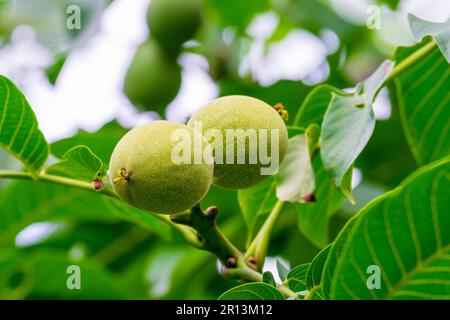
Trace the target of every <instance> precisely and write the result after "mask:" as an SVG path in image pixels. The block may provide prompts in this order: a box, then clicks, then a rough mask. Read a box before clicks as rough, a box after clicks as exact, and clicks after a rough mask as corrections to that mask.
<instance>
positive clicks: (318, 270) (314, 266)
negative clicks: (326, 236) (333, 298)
mask: <svg viewBox="0 0 450 320" xmlns="http://www.w3.org/2000/svg"><path fill="white" fill-rule="evenodd" d="M330 249H331V244H329V245H328V246H326V247H325V249H323V250H322V251H320V252H319V254H318V255H317V256H316V257H315V258H314V259H313V261H312V262H311V265H310V266H309V269H308V272H307V274H306V285H307V287H308V291H309V292H308V298H309V299H313V300H315V299H320V300H323V296H322V274H323V270H324V266H325V262H326V261H327V257H328V254H329V252H330Z"/></svg>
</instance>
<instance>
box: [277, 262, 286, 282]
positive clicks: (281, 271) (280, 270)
mask: <svg viewBox="0 0 450 320" xmlns="http://www.w3.org/2000/svg"><path fill="white" fill-rule="evenodd" d="M276 264H277V271H278V276H279V277H280V279H281V280H282V281H284V280H286V278H287V276H288V274H289V269H288V268H287V267H286V266H285V265H284V264H283V262H281V261H280V260H279V259H277V260H276Z"/></svg>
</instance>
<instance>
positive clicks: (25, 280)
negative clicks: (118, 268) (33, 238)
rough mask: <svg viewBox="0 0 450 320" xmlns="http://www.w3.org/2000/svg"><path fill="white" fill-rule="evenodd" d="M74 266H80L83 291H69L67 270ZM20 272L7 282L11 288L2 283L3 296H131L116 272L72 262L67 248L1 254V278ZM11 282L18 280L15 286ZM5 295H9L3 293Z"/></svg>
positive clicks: (88, 262) (108, 297)
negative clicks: (6, 287) (65, 249)
mask: <svg viewBox="0 0 450 320" xmlns="http://www.w3.org/2000/svg"><path fill="white" fill-rule="evenodd" d="M71 265H76V266H78V267H79V268H80V280H81V282H80V284H81V289H80V290H69V289H68V287H67V282H68V278H69V277H70V276H71V274H73V273H67V269H68V267H69V266H71ZM15 275H16V277H17V276H18V275H20V277H18V279H19V280H16V281H7V282H9V283H10V287H9V288H8V289H6V290H3V288H5V287H4V286H3V285H2V293H0V297H2V298H5V299H6V298H9V299H11V298H27V299H126V298H127V297H130V294H129V292H127V291H126V290H125V288H124V286H123V284H121V283H120V281H118V280H117V278H115V277H114V276H113V275H112V274H110V273H109V272H107V271H106V270H102V269H101V268H100V267H99V266H97V265H96V264H94V263H92V262H90V261H87V260H83V261H71V260H70V259H68V258H67V253H66V252H65V251H49V250H45V251H43V250H40V251H36V252H33V253H26V254H25V253H23V252H20V251H15V250H8V251H2V252H1V253H0V279H2V280H3V279H8V280H11V277H13V276H15ZM11 282H18V283H17V284H13V285H11ZM3 295H5V296H3Z"/></svg>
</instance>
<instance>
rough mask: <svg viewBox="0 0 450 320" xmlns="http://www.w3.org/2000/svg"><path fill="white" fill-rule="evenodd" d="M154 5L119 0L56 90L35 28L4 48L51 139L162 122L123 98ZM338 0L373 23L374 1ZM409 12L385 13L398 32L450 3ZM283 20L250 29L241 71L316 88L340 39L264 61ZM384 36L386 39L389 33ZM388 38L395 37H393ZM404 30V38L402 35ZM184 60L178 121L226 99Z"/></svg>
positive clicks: (305, 39) (407, 6)
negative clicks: (109, 126) (108, 125)
mask: <svg viewBox="0 0 450 320" xmlns="http://www.w3.org/2000/svg"><path fill="white" fill-rule="evenodd" d="M149 1H150V0H133V1H126V0H116V1H114V2H113V3H112V5H111V6H110V7H108V9H107V10H106V11H105V13H104V15H103V17H102V21H101V30H100V32H99V33H98V34H97V35H95V36H94V37H93V38H92V39H90V41H89V42H88V43H87V44H86V45H85V46H83V47H81V48H78V49H76V50H74V51H73V53H72V54H71V55H70V57H69V59H68V61H67V62H66V65H65V66H64V68H63V70H62V73H61V75H60V78H59V79H58V82H57V85H56V87H53V86H51V85H50V84H48V82H47V81H46V79H45V76H44V75H43V74H42V73H41V72H37V70H39V67H42V66H45V65H48V64H49V63H50V55H49V53H48V51H47V50H46V49H45V48H44V47H42V46H40V45H39V44H38V43H36V41H35V40H34V35H33V30H32V29H30V28H28V27H19V28H17V29H16V30H15V32H14V35H13V43H12V45H11V46H8V47H6V48H4V49H3V50H0V73H2V74H4V75H6V76H8V77H11V78H12V79H13V80H14V81H16V82H17V83H18V84H19V86H20V87H21V88H22V89H23V90H24V91H25V94H26V96H27V98H28V100H29V102H30V104H31V106H32V107H33V109H34V111H35V112H36V114H37V117H38V119H39V123H40V127H41V130H42V131H43V132H44V134H45V136H46V137H47V138H48V139H49V140H50V141H54V140H57V139H60V138H63V137H66V136H69V135H71V134H73V133H75V132H76V130H77V129H78V128H83V129H86V130H90V131H92V130H96V129H98V128H99V127H100V126H101V125H103V124H104V123H105V122H107V121H109V120H111V119H114V118H119V120H120V121H121V123H122V124H124V125H126V126H128V127H133V126H135V125H137V124H139V123H142V122H145V121H149V120H151V119H154V118H155V115H154V114H152V113H148V114H144V115H143V114H142V113H141V114H138V113H137V112H136V111H135V110H134V108H133V107H132V106H131V105H130V104H129V102H128V100H127V98H126V97H125V96H124V95H123V93H122V83H123V79H124V76H125V73H126V70H127V68H128V65H129V63H130V61H131V59H132V57H133V55H134V53H135V50H136V47H137V45H139V43H141V42H142V41H144V40H145V39H146V37H147V32H148V31H147V26H146V23H145V12H146V8H147V6H148V3H149ZM331 2H332V3H333V6H334V7H335V8H336V10H337V11H338V13H339V14H341V15H342V16H344V17H346V18H347V19H349V20H352V21H354V22H355V23H362V24H365V20H366V19H367V12H366V10H367V7H368V6H369V5H370V4H371V3H372V1H371V0H331ZM349 8H351V9H349ZM401 8H402V14H401V15H400V16H402V17H403V18H400V17H399V16H398V15H397V16H393V15H392V13H391V14H390V13H389V12H388V11H387V10H385V11H384V12H385V14H384V16H383V17H386V18H385V21H386V25H388V26H390V27H391V28H392V27H393V26H395V24H399V25H397V26H395V28H396V29H397V30H405V29H404V28H406V19H405V18H404V17H405V16H406V15H405V12H407V11H409V12H412V13H414V14H416V15H418V16H419V17H422V18H424V19H429V20H433V21H443V20H445V19H446V18H448V16H449V14H450V1H448V0H404V1H403V3H402V5H401ZM278 19H279V17H277V16H276V15H275V14H273V13H265V14H262V15H260V16H258V17H256V18H255V20H254V22H253V23H252V24H251V26H250V27H249V29H248V32H249V34H250V35H252V36H253V37H254V39H255V41H254V43H253V44H252V47H251V50H250V53H249V55H248V56H247V57H244V58H243V60H242V63H241V67H240V73H241V74H248V73H250V74H252V75H253V77H254V78H255V79H256V80H257V81H258V82H259V83H260V84H261V85H270V84H272V83H274V82H276V81H277V80H279V79H291V80H303V81H304V82H305V83H311V84H313V83H317V82H321V81H323V79H324V78H326V76H327V74H328V68H327V65H326V64H325V65H323V62H324V59H325V57H326V55H327V54H329V53H330V52H332V51H333V50H335V47H336V45H337V44H338V41H339V40H338V39H337V38H336V37H335V35H334V33H333V32H330V31H326V32H325V33H324V35H323V36H322V39H319V38H317V37H315V36H313V35H312V34H310V33H308V32H305V31H302V30H295V31H293V32H291V33H290V34H289V35H288V36H287V37H286V38H285V39H284V40H283V41H281V42H279V43H277V44H275V45H274V46H273V47H272V48H271V49H270V50H269V52H268V54H267V56H264V55H263V47H262V45H263V42H264V39H265V38H267V37H269V36H270V34H271V33H272V32H273V30H274V29H275V27H276V25H277V23H278ZM124 21H125V22H126V23H124ZM391 28H385V29H391ZM402 28H403V29H402ZM380 32H381V33H382V34H383V29H382V30H381V31H380ZM384 33H385V34H386V36H387V37H389V36H392V33H390V32H384ZM399 33H400V36H402V32H399ZM403 35H404V34H403ZM394 38H395V36H394ZM388 40H389V39H388ZM393 40H396V39H393ZM397 40H398V39H397ZM179 63H180V64H181V65H182V67H183V83H182V88H181V91H180V92H179V95H178V96H177V98H176V99H175V100H174V101H173V102H172V104H171V105H170V106H169V111H168V117H169V119H170V120H174V121H184V120H185V119H186V117H188V116H189V115H190V114H192V113H193V112H195V110H197V109H198V108H200V107H201V106H203V105H205V104H206V103H207V102H208V101H210V100H212V99H214V98H215V97H217V95H218V88H217V87H216V85H215V84H214V83H213V82H212V81H211V79H210V77H209V75H208V74H207V68H208V64H207V61H206V59H204V58H203V57H201V56H198V55H194V54H184V55H182V56H181V57H180V59H179ZM319 66H321V68H318V67H319ZM312 71H314V73H312V74H311V72H312ZM380 100H381V101H380V103H378V106H375V109H376V111H377V112H378V115H379V116H380V117H381V118H383V117H384V118H386V117H387V116H388V115H389V108H388V107H386V103H387V99H383V97H382V98H381V99H380ZM383 100H385V101H384V102H383Z"/></svg>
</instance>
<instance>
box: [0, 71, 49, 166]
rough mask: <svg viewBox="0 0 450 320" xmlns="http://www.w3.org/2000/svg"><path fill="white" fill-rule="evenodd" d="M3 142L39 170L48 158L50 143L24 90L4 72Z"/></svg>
mask: <svg viewBox="0 0 450 320" xmlns="http://www.w3.org/2000/svg"><path fill="white" fill-rule="evenodd" d="M0 146H2V147H3V148H4V149H5V150H6V151H8V152H9V153H11V154H12V155H13V156H15V157H16V158H18V159H19V160H20V161H22V162H23V163H24V164H25V165H26V166H27V168H28V169H29V170H30V171H31V172H32V173H35V172H37V171H39V170H40V169H41V167H42V166H43V165H44V163H45V161H46V160H47V157H48V154H49V147H48V144H47V141H46V140H45V138H44V135H43V134H42V132H41V131H40V130H39V128H38V123H37V120H36V116H35V115H34V113H33V110H32V109H31V107H30V105H29V104H28V101H27V100H26V98H25V96H24V95H23V93H22V92H21V91H20V90H19V89H18V88H17V87H16V86H15V85H14V83H12V82H11V81H10V80H9V79H8V78H6V77H4V76H2V75H0Z"/></svg>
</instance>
